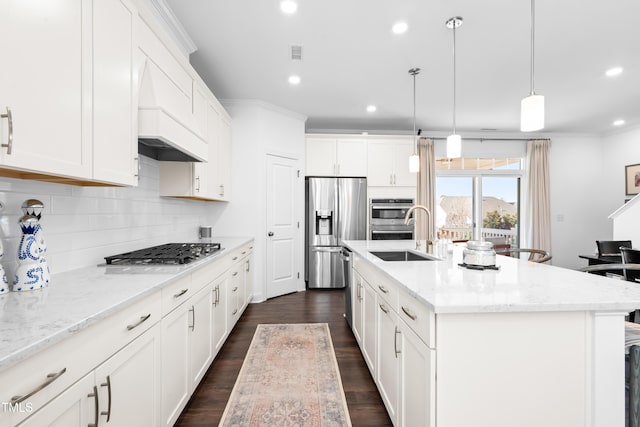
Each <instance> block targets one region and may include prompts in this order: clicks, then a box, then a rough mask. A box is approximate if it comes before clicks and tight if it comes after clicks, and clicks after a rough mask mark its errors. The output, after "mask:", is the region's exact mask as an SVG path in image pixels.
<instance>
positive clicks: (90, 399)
mask: <svg viewBox="0 0 640 427" xmlns="http://www.w3.org/2000/svg"><path fill="white" fill-rule="evenodd" d="M97 396H98V387H97V386H95V380H94V375H93V372H92V373H90V374H88V375H87V376H85V377H84V378H82V379H81V380H80V381H78V382H77V383H75V384H74V385H72V386H71V387H69V388H68V389H67V390H65V391H64V392H62V393H61V394H60V395H58V397H56V398H55V399H53V400H52V401H51V402H49V403H48V404H47V405H46V406H45V407H44V408H42V409H40V410H39V411H38V412H36V413H35V414H34V415H32V416H31V417H29V418H27V420H26V421H24V422H23V423H21V424H19V426H20V427H43V426H48V427H87V426H88V425H91V424H93V425H96V426H97V425H98V417H99V412H98V408H99V407H98V406H97V405H96V404H97V400H96V398H97ZM25 410H27V409H26V408H25ZM97 412H98V413H97Z"/></svg>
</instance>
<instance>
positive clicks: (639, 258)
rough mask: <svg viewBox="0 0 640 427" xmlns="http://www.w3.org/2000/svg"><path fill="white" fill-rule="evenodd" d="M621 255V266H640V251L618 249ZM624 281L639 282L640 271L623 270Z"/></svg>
mask: <svg viewBox="0 0 640 427" xmlns="http://www.w3.org/2000/svg"><path fill="white" fill-rule="evenodd" d="M620 253H621V254H622V264H623V265H624V264H640V250H638V249H631V248H626V247H623V248H620ZM623 274H624V278H625V280H628V281H630V282H640V271H638V270H626V269H625V270H623Z"/></svg>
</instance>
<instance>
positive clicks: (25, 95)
mask: <svg viewBox="0 0 640 427" xmlns="http://www.w3.org/2000/svg"><path fill="white" fill-rule="evenodd" d="M88 3H89V2H84V1H81V0H72V1H69V0H50V1H46V2H42V1H35V0H3V1H2V2H0V52H2V66H0V113H1V114H5V113H7V109H9V110H11V114H12V117H13V146H12V150H11V154H8V153H7V149H6V148H2V149H0V164H2V165H8V166H12V167H16V168H23V169H30V170H35V171H41V172H45V173H52V174H56V175H58V174H59V175H66V176H72V177H81V178H90V177H91V127H90V126H91V98H90V96H91V91H90V90H88V91H87V90H86V89H87V88H89V89H90V87H91V86H90V79H91V61H90V59H91V44H90V32H89V29H90V22H91V15H90V11H91V7H90V6H89V5H88ZM83 90H84V91H85V92H86V93H83ZM8 132H9V123H8V119H7V118H2V119H0V139H1V141H2V143H3V144H5V143H7V140H8Z"/></svg>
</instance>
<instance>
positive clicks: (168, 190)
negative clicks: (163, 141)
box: [160, 96, 231, 201]
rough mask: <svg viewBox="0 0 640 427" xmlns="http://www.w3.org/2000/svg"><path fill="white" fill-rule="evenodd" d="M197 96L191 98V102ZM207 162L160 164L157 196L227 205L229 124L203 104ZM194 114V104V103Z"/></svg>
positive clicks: (218, 109)
mask: <svg viewBox="0 0 640 427" xmlns="http://www.w3.org/2000/svg"><path fill="white" fill-rule="evenodd" d="M197 98H198V96H194V101H195V99H197ZM199 108H204V110H205V112H204V114H203V115H202V116H204V117H200V118H199V120H204V122H205V123H204V124H202V126H204V127H205V129H206V131H205V135H206V140H207V143H208V144H207V147H208V159H209V161H207V162H160V195H161V196H168V197H180V198H188V199H195V200H210V201H213V200H216V201H229V200H230V197H231V177H230V175H231V170H230V164H231V122H230V121H229V119H228V117H227V115H226V112H225V111H224V110H223V109H222V108H221V107H220V106H217V105H214V104H213V103H212V102H209V101H207V100H205V103H204V106H200V107H199ZM194 111H196V103H195V102H194Z"/></svg>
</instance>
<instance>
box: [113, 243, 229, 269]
mask: <svg viewBox="0 0 640 427" xmlns="http://www.w3.org/2000/svg"><path fill="white" fill-rule="evenodd" d="M219 250H221V248H220V243H165V244H164V245H158V246H152V247H150V248H145V249H138V250H137V251H132V252H125V253H122V254H118V255H112V256H107V257H104V259H105V261H106V262H107V264H108V265H179V264H188V263H190V262H193V261H197V260H198V259H201V258H204V257H207V256H209V255H213V254H214V253H216V252H218V251H219Z"/></svg>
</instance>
